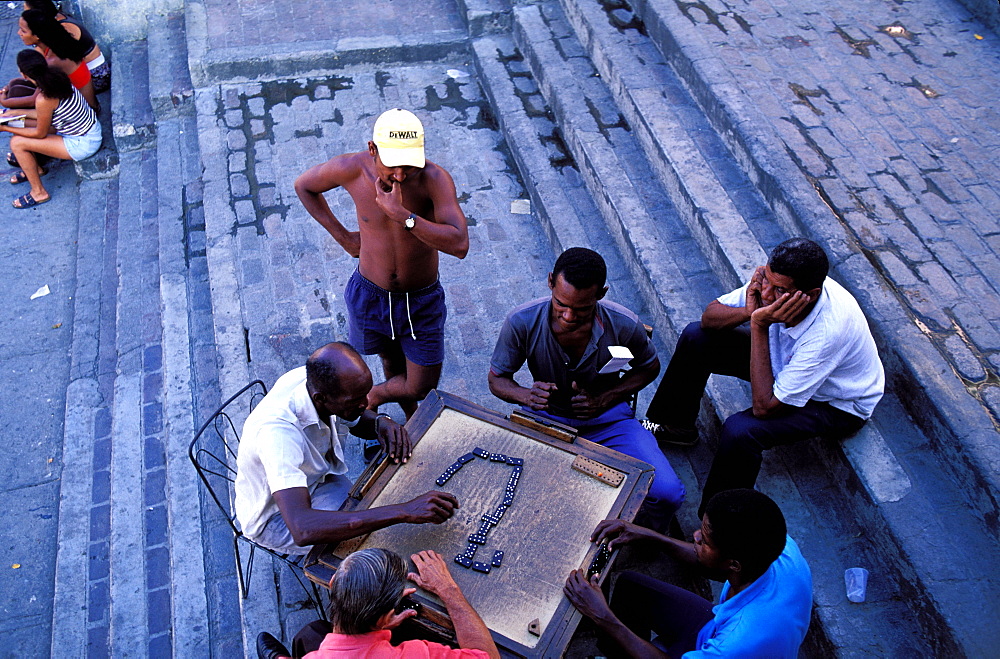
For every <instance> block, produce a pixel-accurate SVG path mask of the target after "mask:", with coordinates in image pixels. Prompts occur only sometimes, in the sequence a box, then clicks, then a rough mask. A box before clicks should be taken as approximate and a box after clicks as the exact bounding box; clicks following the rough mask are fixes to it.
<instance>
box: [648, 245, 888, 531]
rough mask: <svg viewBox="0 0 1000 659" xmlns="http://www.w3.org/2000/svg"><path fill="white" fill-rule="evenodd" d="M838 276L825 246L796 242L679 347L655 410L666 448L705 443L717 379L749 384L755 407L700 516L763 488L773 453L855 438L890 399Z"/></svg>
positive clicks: (744, 418)
mask: <svg viewBox="0 0 1000 659" xmlns="http://www.w3.org/2000/svg"><path fill="white" fill-rule="evenodd" d="M828 270H829V262H828V260H827V257H826V253H825V252H824V251H823V249H822V248H821V247H820V246H819V245H817V244H816V243H814V242H812V241H811V240H806V239H805V238H792V239H791V240H786V241H785V242H783V243H781V244H780V245H778V246H777V247H775V248H774V251H772V252H771V256H770V258H769V259H768V263H767V265H765V266H761V267H759V268H757V271H756V272H755V273H754V275H753V277H752V278H751V280H750V281H749V282H748V283H747V284H745V285H744V286H743V287H741V288H739V289H737V290H735V291H732V292H731V293H728V294H727V295H723V296H722V297H720V298H719V299H717V300H713V301H712V302H710V303H709V304H708V306H707V307H706V308H705V311H704V313H703V314H702V317H701V322H695V323H691V324H690V325H688V326H687V328H685V330H684V332H683V333H682V334H681V337H680V338H679V339H678V340H677V347H676V349H675V350H674V354H673V357H672V358H671V360H670V364H669V365H668V366H667V370H666V372H665V373H664V375H663V380H662V381H661V382H660V386H659V387H658V388H657V390H656V395H655V396H654V397H653V400H652V402H651V403H650V406H649V410H648V411H647V417H648V419H649V422H652V423H648V426H650V430H652V431H653V435H654V436H655V437H656V438H657V439H658V440H659V441H660V442H661V443H668V444H675V445H685V444H686V445H691V444H693V443H694V442H696V441H697V432H696V430H695V419H696V418H697V416H698V408H699V406H700V402H701V396H702V394H703V393H704V390H705V384H706V383H707V381H708V376H709V375H710V374H712V373H717V374H720V375H732V376H736V377H739V378H742V379H744V380H749V381H750V390H751V394H752V399H753V406H752V407H751V408H750V409H747V410H744V411H742V412H738V413H736V414H734V415H732V416H730V417H729V418H728V419H726V422H725V423H724V424H723V427H722V433H721V435H720V437H719V448H718V451H717V452H716V455H715V459H714V461H713V462H712V468H711V471H710V472H709V474H708V479H707V481H706V483H705V489H704V492H703V493H702V499H701V507H700V509H699V513H703V512H704V508H705V505H706V504H707V503H708V501H709V500H710V499H711V498H712V496H713V495H714V494H716V493H717V492H721V491H723V490H728V489H733V488H750V487H753V485H754V483H755V482H756V480H757V473H758V472H759V471H760V464H761V453H762V452H763V451H764V450H766V449H769V448H772V447H774V446H778V445H781V444H790V443H793V442H797V441H801V440H804V439H808V438H810V437H816V436H823V437H835V438H839V437H846V436H849V435H851V434H853V433H855V432H857V431H858V430H860V428H861V426H863V425H864V423H865V421H866V420H867V419H868V418H869V417H871V415H872V411H873V410H874V409H875V405H876V404H877V403H878V401H879V400H880V399H881V398H882V393H883V391H884V388H885V373H884V372H883V370H882V362H881V361H880V360H879V357H878V350H877V349H876V347H875V340H874V339H873V338H872V335H871V331H870V330H869V329H868V321H867V320H866V319H865V317H864V314H863V313H862V312H861V308H860V307H859V306H858V303H857V301H856V300H855V299H854V298H853V297H852V296H851V294H850V293H848V292H847V291H846V290H844V288H843V287H842V286H841V285H840V284H838V283H837V282H835V281H833V280H832V279H830V278H828V277H827V276H826V275H827V271H828ZM745 324H747V325H749V328H746V327H744V325H745Z"/></svg>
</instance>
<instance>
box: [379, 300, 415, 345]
mask: <svg viewBox="0 0 1000 659" xmlns="http://www.w3.org/2000/svg"><path fill="white" fill-rule="evenodd" d="M386 292H387V293H389V331H390V332H391V333H392V340H393V341H395V340H396V326H395V325H393V324H392V291H386ZM403 295H405V296H406V322H407V323H409V325H410V336H411V337H413V340H414V341H416V340H417V333H416V332H415V331H413V319H412V318H410V294H409V293H408V292H407V293H403Z"/></svg>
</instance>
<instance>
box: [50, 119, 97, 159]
mask: <svg viewBox="0 0 1000 659" xmlns="http://www.w3.org/2000/svg"><path fill="white" fill-rule="evenodd" d="M60 137H62V138H63V146H65V147H66V151H67V152H68V153H69V157H70V158H72V159H73V160H83V159H85V158H89V157H90V156H92V155H94V154H95V153H97V150H98V149H100V148H101V139H102V134H101V122H100V121H95V122H94V125H93V126H91V127H90V130H88V131H87V132H86V133H84V134H83V135H60Z"/></svg>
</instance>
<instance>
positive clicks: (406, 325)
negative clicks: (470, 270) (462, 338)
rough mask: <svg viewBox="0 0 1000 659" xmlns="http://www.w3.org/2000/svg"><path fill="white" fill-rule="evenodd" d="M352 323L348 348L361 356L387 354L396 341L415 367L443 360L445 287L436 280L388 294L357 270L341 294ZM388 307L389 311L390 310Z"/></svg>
mask: <svg viewBox="0 0 1000 659" xmlns="http://www.w3.org/2000/svg"><path fill="white" fill-rule="evenodd" d="M344 301H345V302H347V311H348V316H349V317H350V322H351V345H353V346H354V347H355V349H357V351H358V352H360V353H361V354H363V355H374V354H381V353H385V352H388V351H389V348H390V347H391V346H392V344H393V343H394V342H396V341H398V342H399V345H400V347H402V349H403V355H404V356H405V357H406V358H407V359H408V360H410V361H411V362H413V363H414V364H416V365H418V366H437V365H438V364H440V363H442V362H443V361H444V321H445V319H446V318H447V317H448V310H447V309H446V308H445V305H444V288H442V286H441V282H439V281H436V282H434V283H433V284H431V285H430V286H427V287H425V288H421V289H419V290H416V291H410V292H408V293H391V292H390V291H387V290H385V289H384V288H382V287H381V286H377V285H375V284H374V283H372V282H371V281H370V280H368V279H365V277H364V276H362V274H361V273H360V272H358V271H357V270H355V271H354V274H353V275H351V279H350V280H349V281H348V282H347V289H346V290H345V291H344ZM390 307H391V308H390Z"/></svg>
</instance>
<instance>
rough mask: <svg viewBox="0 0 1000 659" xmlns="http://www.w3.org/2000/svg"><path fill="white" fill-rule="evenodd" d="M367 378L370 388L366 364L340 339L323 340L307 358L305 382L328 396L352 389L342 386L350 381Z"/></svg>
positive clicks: (347, 384)
mask: <svg viewBox="0 0 1000 659" xmlns="http://www.w3.org/2000/svg"><path fill="white" fill-rule="evenodd" d="M366 378H367V380H368V388H369V389H370V388H371V371H370V370H368V365H367V364H365V361H364V360H363V359H362V358H361V355H359V354H358V351H357V350H355V349H354V348H352V347H351V346H350V345H348V344H346V343H343V342H340V341H337V342H335V343H328V344H326V345H325V346H323V347H322V348H320V349H319V350H317V351H316V352H314V353H313V354H312V355H310V356H309V359H308V360H307V361H306V382H308V384H309V387H310V389H312V390H313V391H316V392H319V393H321V394H324V395H327V396H339V395H342V394H347V393H351V392H349V391H345V387H347V388H351V385H352V384H355V383H357V382H358V381H361V382H363V381H364V380H365V379H366ZM366 393H367V392H366Z"/></svg>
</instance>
